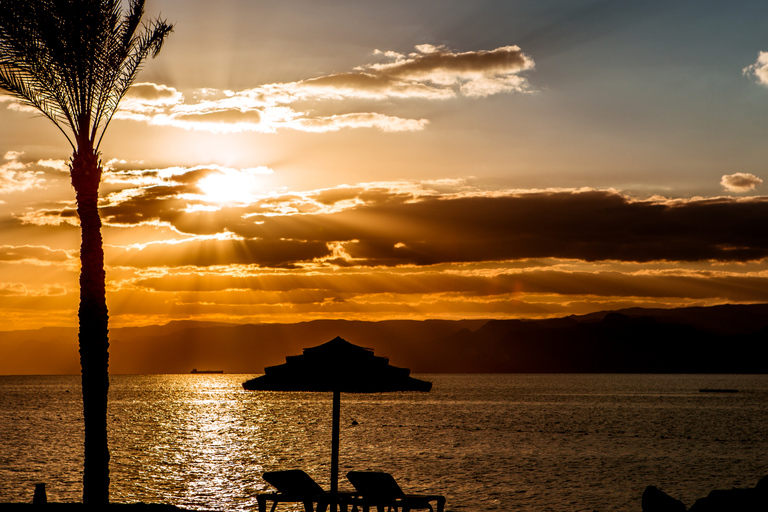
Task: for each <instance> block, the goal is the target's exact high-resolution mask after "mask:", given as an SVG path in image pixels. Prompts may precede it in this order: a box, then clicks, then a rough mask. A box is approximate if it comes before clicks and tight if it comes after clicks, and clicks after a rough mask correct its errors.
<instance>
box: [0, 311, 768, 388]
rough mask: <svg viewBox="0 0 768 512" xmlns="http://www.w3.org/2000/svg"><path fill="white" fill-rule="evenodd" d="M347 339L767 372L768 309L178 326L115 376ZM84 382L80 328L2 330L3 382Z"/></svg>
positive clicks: (436, 365)
mask: <svg viewBox="0 0 768 512" xmlns="http://www.w3.org/2000/svg"><path fill="white" fill-rule="evenodd" d="M336 336H341V337H342V338H344V339H346V340H347V341H350V342H352V343H356V344H358V345H362V346H366V347H370V348H372V349H373V350H374V351H375V353H376V354H377V355H383V356H387V357H389V358H390V363H391V364H394V365H396V366H404V367H408V368H410V369H411V371H412V372H413V373H485V372H497V373H498V372H502V373H518V372H522V373H570V372H577V373H768V304H754V305H721V306H713V307H695V308H679V309H644V308H632V309H623V310H618V311H604V312H599V313H592V314H588V315H581V316H568V317H563V318H554V319H544V320H457V321H451V320H424V321H414V320H388V321H380V322H366V321H346V320H316V321H310V322H302V323H295V324H272V323H262V324H243V325H238V324H227V323H211V322H195V321H175V322H170V323H168V324H165V325H160V326H146V327H125V328H117V329H113V330H111V331H110V343H111V346H110V372H111V373H113V374H153V373H189V372H190V370H192V369H193V368H197V369H198V370H209V369H215V370H223V371H224V372H226V373H243V374H250V375H258V374H261V373H263V371H264V368H265V367H267V366H272V365H276V364H280V363H283V362H284V361H285V357H286V356H288V355H294V354H299V353H301V350H302V349H303V348H306V347H311V346H314V345H318V344H320V343H323V342H325V341H329V340H330V339H332V338H334V337H336ZM79 372H80V365H79V360H78V351H77V329H76V328H75V327H72V328H51V327H48V328H42V329H36V330H27V331H2V332H0V375H14V374H77V373H79Z"/></svg>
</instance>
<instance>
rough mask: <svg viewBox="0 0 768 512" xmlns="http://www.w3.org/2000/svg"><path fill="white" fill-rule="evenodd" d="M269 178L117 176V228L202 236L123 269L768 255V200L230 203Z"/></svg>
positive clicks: (111, 222)
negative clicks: (249, 186)
mask: <svg viewBox="0 0 768 512" xmlns="http://www.w3.org/2000/svg"><path fill="white" fill-rule="evenodd" d="M258 172H266V171H258V170H256V171H252V172H251V173H248V172H243V171H242V170H233V169H228V170H226V171H225V170H224V168H216V167H215V166H210V167H197V168H172V169H165V170H164V169H155V170H148V171H122V172H120V173H116V174H115V176H112V177H110V179H114V180H117V181H122V183H123V184H124V187H123V188H121V189H120V190H117V191H115V192H112V193H109V194H107V196H106V197H105V198H103V200H102V206H101V209H100V210H101V216H102V219H103V221H104V223H105V224H106V225H107V226H122V227H130V226H137V225H150V226H166V227H168V228H171V229H172V230H173V231H174V232H176V233H178V234H179V235H181V236H182V237H186V238H189V239H190V240H188V241H187V242H185V243H184V244H175V245H169V244H166V243H163V244H154V245H153V244H149V245H147V246H144V247H143V248H141V247H135V248H131V249H128V250H127V251H126V252H125V253H123V254H121V255H120V258H119V262H120V263H119V264H120V265H126V266H130V265H132V264H133V265H136V266H138V267H145V266H177V265H199V266H215V265H229V264H246V265H247V264H252V265H257V266H265V267H294V266H305V267H313V266H314V267H320V266H337V267H346V268H353V267H357V268H369V267H374V266H378V267H398V266H404V265H405V266H428V265H437V264H454V263H468V262H493V261H512V260H521V259H526V258H556V259H563V260H580V261H588V262H591V261H626V262H651V261H686V262H693V261H742V262H743V261H752V260H760V259H762V258H766V257H768V240H766V238H765V237H764V236H763V231H764V230H763V226H765V225H766V224H768V198H765V197H752V198H742V199H735V198H730V197H717V198H696V199H689V200H681V199H678V200H669V199H662V198H655V199H645V200H639V199H636V198H632V197H629V196H626V195H623V194H621V193H619V192H616V191H611V190H594V189H583V190H542V191H487V190H482V189H477V188H475V187H472V186H470V185H468V184H467V183H466V182H451V183H448V182H446V183H440V184H436V183H431V182H424V183H418V182H413V183H410V182H408V183H406V182H403V183H370V184H361V185H358V186H354V187H347V186H345V187H338V188H332V189H325V190H316V191H308V192H303V193H289V194H284V195H279V194H269V195H268V194H264V193H263V191H261V190H259V191H258V192H256V193H253V194H247V193H246V194H243V195H242V196H238V195H236V196H228V195H226V194H228V193H230V192H237V193H238V194H239V193H240V192H242V191H243V190H244V189H245V188H247V187H246V185H243V184H241V185H238V186H229V185H227V184H228V183H234V181H232V182H230V181H229V180H244V181H237V183H248V180H258V179H259V175H258ZM132 183H135V185H131V184H132ZM256 188H258V187H256ZM217 191H220V193H222V194H225V195H224V196H217V193H219V192H217ZM73 215H74V212H72V211H71V210H70V209H67V208H64V209H61V210H58V211H57V210H41V211H38V212H32V213H30V214H28V216H27V218H26V220H27V221H28V222H35V223H38V224H44V223H53V222H59V223H61V222H70V221H71V220H72V219H73Z"/></svg>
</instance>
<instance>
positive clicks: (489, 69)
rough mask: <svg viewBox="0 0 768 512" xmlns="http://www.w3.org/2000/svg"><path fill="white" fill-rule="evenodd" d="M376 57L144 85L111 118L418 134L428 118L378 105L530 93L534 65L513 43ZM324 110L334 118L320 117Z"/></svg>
mask: <svg viewBox="0 0 768 512" xmlns="http://www.w3.org/2000/svg"><path fill="white" fill-rule="evenodd" d="M374 55H375V57H376V58H377V59H378V60H379V61H380V62H375V63H368V64H363V65H360V66H357V67H356V68H354V69H353V70H351V71H347V72H341V73H335V74H330V75H325V76H319V77H314V78H309V79H306V80H301V81H297V82H288V83H275V84H265V85H261V86H259V87H255V88H253V89H246V90H242V91H217V90H212V89H205V90H200V91H196V92H194V93H193V94H192V95H191V99H187V98H186V97H185V96H184V95H183V94H181V93H180V92H179V91H177V90H176V89H174V88H171V87H167V86H164V85H156V84H151V83H141V84H137V85H135V86H134V87H133V88H131V89H130V91H129V94H128V95H127V96H126V98H125V99H124V101H123V102H122V103H121V106H120V110H119V111H118V112H117V113H116V116H115V117H116V118H117V119H125V120H134V121H141V122H147V123H150V124H154V125H161V126H175V127H178V128H183V129H189V130H208V131H213V132H219V133H234V132H245V131H254V132H262V133H272V132H275V131H277V130H280V129H292V130H297V131H305V132H315V133H318V132H333V131H338V130H342V129H357V128H373V129H378V130H382V131H385V132H401V131H417V130H423V129H424V128H425V127H426V125H427V124H428V123H429V120H427V119H415V118H408V117H402V116H395V115H389V114H385V113H383V112H381V111H379V107H380V104H381V102H382V101H385V100H386V101H387V102H388V104H390V105H389V107H391V102H393V101H394V102H397V101H398V100H406V99H407V100H449V99H456V98H459V97H467V98H483V97H486V96H490V95H494V94H503V93H516V92H526V91H529V90H530V89H531V88H530V86H529V84H528V82H527V80H526V79H525V78H524V77H523V76H521V73H523V72H525V71H528V70H531V69H533V67H534V63H533V60H532V59H531V58H530V57H529V56H527V55H526V54H524V53H523V52H522V51H521V50H520V48H518V47H517V46H504V47H500V48H496V49H494V50H480V51H469V52H456V51H452V50H450V49H448V48H445V47H442V46H433V45H428V44H423V45H418V46H417V47H416V51H415V52H412V53H409V54H407V55H406V54H400V53H396V52H392V51H379V50H376V51H375V52H374ZM361 100H363V101H368V102H373V103H372V104H369V105H366V107H365V108H366V109H368V110H367V111H366V110H363V111H357V110H356V111H351V110H352V109H351V108H350V107H349V106H348V105H349V102H350V101H355V102H359V101H361ZM299 105H301V107H299ZM353 108H354V109H359V108H360V106H359V105H358V104H357V103H355V107H353ZM329 109H330V110H331V111H332V112H331V113H326V114H320V113H319V112H320V111H321V110H322V111H324V112H327V111H328V110H329Z"/></svg>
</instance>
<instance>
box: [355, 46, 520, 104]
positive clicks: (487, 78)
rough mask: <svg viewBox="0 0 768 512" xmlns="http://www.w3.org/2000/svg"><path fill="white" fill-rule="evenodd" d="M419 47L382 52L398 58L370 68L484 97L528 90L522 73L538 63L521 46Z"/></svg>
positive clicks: (385, 74)
mask: <svg viewBox="0 0 768 512" xmlns="http://www.w3.org/2000/svg"><path fill="white" fill-rule="evenodd" d="M416 49H417V50H418V51H417V52H415V53H411V54H409V55H400V54H393V53H391V52H378V53H379V54H380V55H385V56H387V57H388V58H390V59H394V62H390V63H384V64H373V65H370V66H368V67H367V69H370V70H373V71H376V72H378V73H380V74H382V75H383V76H385V77H389V78H398V79H401V80H405V81H406V82H415V83H422V84H424V83H426V84H434V85H435V86H437V87H439V88H442V87H450V88H454V90H455V94H457V95H459V94H461V95H464V96H469V97H484V96H490V95H492V94H500V93H509V92H525V91H526V90H527V89H528V83H527V81H526V80H525V79H524V78H522V77H520V76H519V75H518V73H520V72H522V71H526V70H529V69H533V67H534V63H533V59H531V58H530V57H529V56H527V55H525V54H524V53H523V52H522V51H521V50H520V48H519V47H517V46H504V47H501V48H496V49H495V50H490V51H476V52H463V53H456V52H453V51H451V50H449V49H447V48H445V47H442V46H440V47H437V46H432V45H428V44H425V45H419V46H417V47H416ZM364 69H366V68H364Z"/></svg>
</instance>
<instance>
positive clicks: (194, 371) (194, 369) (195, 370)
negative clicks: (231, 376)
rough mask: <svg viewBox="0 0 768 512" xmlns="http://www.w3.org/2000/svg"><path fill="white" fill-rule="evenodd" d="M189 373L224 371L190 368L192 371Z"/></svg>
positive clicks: (219, 371) (222, 371)
mask: <svg viewBox="0 0 768 512" xmlns="http://www.w3.org/2000/svg"><path fill="white" fill-rule="evenodd" d="M189 373H224V370H198V369H197V368H192V371H191V372H189Z"/></svg>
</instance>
